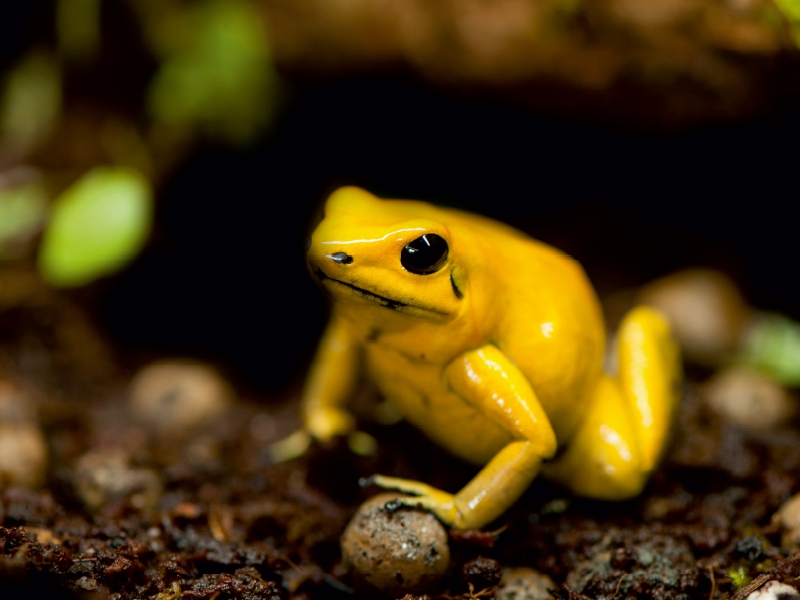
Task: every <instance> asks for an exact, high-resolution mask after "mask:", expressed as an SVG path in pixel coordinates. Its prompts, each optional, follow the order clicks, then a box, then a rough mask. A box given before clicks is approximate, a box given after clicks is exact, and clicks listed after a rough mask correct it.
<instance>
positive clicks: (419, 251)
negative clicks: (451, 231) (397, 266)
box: [400, 233, 448, 275]
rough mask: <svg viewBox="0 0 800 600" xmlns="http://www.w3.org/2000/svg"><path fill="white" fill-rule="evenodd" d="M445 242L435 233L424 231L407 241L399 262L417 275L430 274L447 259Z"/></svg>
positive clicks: (439, 267)
mask: <svg viewBox="0 0 800 600" xmlns="http://www.w3.org/2000/svg"><path fill="white" fill-rule="evenodd" d="M447 250H448V248H447V242H446V241H444V238H443V237H442V236H440V235H436V234H435V233H426V234H425V235H423V236H420V237H418V238H417V239H415V240H414V241H413V242H409V243H408V244H407V245H406V247H405V248H403V251H402V252H401V253H400V263H401V264H402V265H403V266H404V267H405V268H406V269H407V270H408V271H411V272H412V273H416V274H417V275H430V274H431V273H435V272H436V271H438V270H439V269H441V268H442V265H444V263H445V262H446V261H447Z"/></svg>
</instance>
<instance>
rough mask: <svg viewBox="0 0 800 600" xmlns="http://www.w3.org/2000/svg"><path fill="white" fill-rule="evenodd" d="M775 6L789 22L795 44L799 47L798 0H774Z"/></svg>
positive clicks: (799, 2) (799, 19)
mask: <svg viewBox="0 0 800 600" xmlns="http://www.w3.org/2000/svg"><path fill="white" fill-rule="evenodd" d="M775 6H777V7H778V10H780V11H781V13H782V14H783V16H784V17H785V18H786V20H787V21H788V22H789V25H790V26H791V28H792V34H793V35H794V41H795V44H797V47H798V48H800V0H775Z"/></svg>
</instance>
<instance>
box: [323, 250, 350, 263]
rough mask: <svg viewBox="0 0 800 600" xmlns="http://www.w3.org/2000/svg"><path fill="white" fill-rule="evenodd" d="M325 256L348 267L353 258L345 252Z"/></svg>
mask: <svg viewBox="0 0 800 600" xmlns="http://www.w3.org/2000/svg"><path fill="white" fill-rule="evenodd" d="M325 256H326V257H327V258H330V259H331V260H332V261H333V262H335V263H339V264H340V265H349V264H350V263H352V262H353V257H352V256H350V255H349V254H347V253H346V252H334V253H333V254H326V255H325Z"/></svg>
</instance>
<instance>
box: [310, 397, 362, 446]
mask: <svg viewBox="0 0 800 600" xmlns="http://www.w3.org/2000/svg"><path fill="white" fill-rule="evenodd" d="M303 427H304V429H305V430H306V431H307V432H308V433H309V434H311V436H312V437H313V438H314V439H315V440H318V441H320V442H327V441H328V440H330V439H333V438H335V437H336V436H340V435H348V434H349V433H351V432H352V431H353V430H355V427H356V420H355V418H354V417H353V415H352V414H350V412H349V411H347V410H344V409H343V408H339V407H338V406H318V407H315V408H308V409H306V414H305V418H304V419H303Z"/></svg>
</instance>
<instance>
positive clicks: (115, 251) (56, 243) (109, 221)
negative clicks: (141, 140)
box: [39, 167, 153, 287]
mask: <svg viewBox="0 0 800 600" xmlns="http://www.w3.org/2000/svg"><path fill="white" fill-rule="evenodd" d="M152 213H153V193H152V190H151V188H150V184H149V182H148V181H147V180H146V179H145V178H144V177H143V176H142V175H141V174H140V173H139V172H138V171H135V170H133V169H127V168H110V167H99V168H96V169H93V170H92V171H90V172H89V173H87V174H86V175H84V176H83V177H82V178H81V179H79V180H78V181H77V182H76V183H75V184H74V185H73V186H72V187H70V188H69V189H67V190H66V191H65V192H64V193H63V194H61V195H60V196H59V197H58V198H57V199H56V200H55V202H54V203H53V207H52V215H51V220H50V223H49V225H48V226H47V228H46V229H45V232H44V237H43V238H42V246H41V248H40V251H39V270H40V271H41V273H42V276H43V277H44V278H45V279H47V280H48V281H49V282H50V283H51V284H53V285H56V286H62V287H75V286H80V285H84V284H86V283H89V282H90V281H92V280H94V279H97V278H98V277H102V276H104V275H109V274H111V273H113V272H115V271H117V270H118V269H120V268H121V267H122V266H124V265H125V264H126V263H127V262H129V261H130V260H131V259H133V258H134V257H135V256H136V254H138V252H139V251H140V250H141V249H142V247H143V246H144V244H145V242H146V241H147V237H148V235H149V233H150V228H151V222H152Z"/></svg>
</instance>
